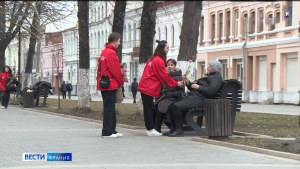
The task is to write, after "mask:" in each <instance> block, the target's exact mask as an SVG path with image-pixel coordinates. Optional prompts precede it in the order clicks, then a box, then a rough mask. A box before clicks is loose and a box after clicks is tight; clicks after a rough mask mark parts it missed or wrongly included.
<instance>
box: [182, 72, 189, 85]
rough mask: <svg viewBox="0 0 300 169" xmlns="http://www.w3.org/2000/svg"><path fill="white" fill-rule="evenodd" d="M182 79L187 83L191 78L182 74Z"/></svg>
mask: <svg viewBox="0 0 300 169" xmlns="http://www.w3.org/2000/svg"><path fill="white" fill-rule="evenodd" d="M182 79H183V80H184V81H185V83H188V82H189V79H188V77H187V76H186V75H185V74H184V75H183V76H182Z"/></svg>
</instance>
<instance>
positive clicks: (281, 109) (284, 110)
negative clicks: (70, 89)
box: [49, 95, 300, 116]
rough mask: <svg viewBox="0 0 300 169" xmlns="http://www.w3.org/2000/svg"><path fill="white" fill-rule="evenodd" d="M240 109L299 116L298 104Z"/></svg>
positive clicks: (244, 107) (95, 98) (245, 105)
mask: <svg viewBox="0 0 300 169" xmlns="http://www.w3.org/2000/svg"><path fill="white" fill-rule="evenodd" d="M49 98H54V99H58V96H57V95H50V96H49ZM61 98H62V97H61ZM67 98H68V97H67ZM71 100H78V96H72V97H71ZM92 101H102V97H101V95H100V96H92ZM132 102H133V99H124V100H123V102H122V103H132ZM241 111H242V112H255V113H271V114H284V115H296V116H300V106H297V105H261V104H250V103H242V108H241Z"/></svg>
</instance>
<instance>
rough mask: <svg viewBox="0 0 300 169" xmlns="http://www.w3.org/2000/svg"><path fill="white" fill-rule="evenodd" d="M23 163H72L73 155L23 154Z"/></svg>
mask: <svg viewBox="0 0 300 169" xmlns="http://www.w3.org/2000/svg"><path fill="white" fill-rule="evenodd" d="M22 158H23V161H72V153H23V155H22Z"/></svg>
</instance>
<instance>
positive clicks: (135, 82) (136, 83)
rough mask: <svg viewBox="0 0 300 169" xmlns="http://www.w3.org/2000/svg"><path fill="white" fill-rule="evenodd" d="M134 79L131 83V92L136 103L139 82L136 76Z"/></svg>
mask: <svg viewBox="0 0 300 169" xmlns="http://www.w3.org/2000/svg"><path fill="white" fill-rule="evenodd" d="M133 80H134V81H133V82H132V83H131V92H132V96H133V103H136V93H137V87H138V85H139V83H138V82H137V81H136V78H134V79H133Z"/></svg>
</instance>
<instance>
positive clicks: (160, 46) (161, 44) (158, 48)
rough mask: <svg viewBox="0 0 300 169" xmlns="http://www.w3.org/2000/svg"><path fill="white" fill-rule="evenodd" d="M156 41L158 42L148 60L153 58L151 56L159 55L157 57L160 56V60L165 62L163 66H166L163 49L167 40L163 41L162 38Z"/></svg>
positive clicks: (165, 55)
mask: <svg viewBox="0 0 300 169" xmlns="http://www.w3.org/2000/svg"><path fill="white" fill-rule="evenodd" d="M156 42H157V43H158V45H157V46H156V48H155V51H154V54H153V56H152V57H151V58H150V60H153V58H154V57H155V56H159V57H161V58H162V60H163V61H164V62H165V67H167V62H166V59H167V54H166V53H165V51H164V49H165V47H166V44H167V43H168V42H167V41H165V40H162V41H159V40H156Z"/></svg>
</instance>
